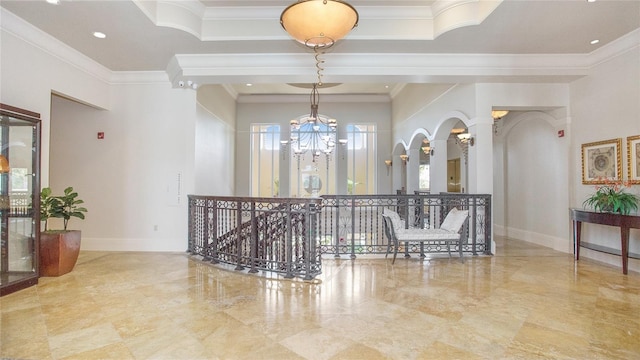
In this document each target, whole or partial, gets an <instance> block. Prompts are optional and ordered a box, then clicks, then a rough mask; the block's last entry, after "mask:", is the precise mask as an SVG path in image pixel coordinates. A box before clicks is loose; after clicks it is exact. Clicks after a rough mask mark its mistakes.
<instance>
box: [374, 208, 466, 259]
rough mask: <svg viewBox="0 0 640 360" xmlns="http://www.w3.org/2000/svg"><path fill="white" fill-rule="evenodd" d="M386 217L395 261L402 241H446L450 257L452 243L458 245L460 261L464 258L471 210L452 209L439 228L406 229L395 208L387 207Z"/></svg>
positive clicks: (388, 250) (386, 230) (386, 227)
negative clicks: (464, 235) (462, 239)
mask: <svg viewBox="0 0 640 360" xmlns="http://www.w3.org/2000/svg"><path fill="white" fill-rule="evenodd" d="M382 217H383V219H384V226H385V232H386V235H387V238H389V240H390V241H389V244H388V245H387V254H386V255H385V257H386V256H388V255H389V252H390V250H391V249H390V247H391V241H393V248H394V249H393V261H392V262H391V263H392V264H395V262H396V256H397V255H398V247H399V245H400V242H420V243H424V242H440V241H444V242H446V244H447V251H448V252H449V257H451V243H456V244H457V245H458V253H459V254H460V261H463V259H462V241H461V238H462V234H464V233H466V231H465V230H466V228H467V225H468V222H469V210H458V209H456V208H453V209H451V211H449V213H448V214H447V216H446V217H445V219H444V221H443V222H442V224H440V228H439V229H419V228H408V229H405V227H404V222H403V221H402V219H400V216H399V215H398V213H396V212H395V211H393V210H389V209H385V210H384V213H383V214H382Z"/></svg>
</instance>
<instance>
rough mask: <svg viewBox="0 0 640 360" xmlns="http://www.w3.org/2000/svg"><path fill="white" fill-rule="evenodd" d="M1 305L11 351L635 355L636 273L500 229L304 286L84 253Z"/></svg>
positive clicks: (170, 262)
mask: <svg viewBox="0 0 640 360" xmlns="http://www.w3.org/2000/svg"><path fill="white" fill-rule="evenodd" d="M0 311H1V315H2V316H1V318H0V319H1V322H0V330H1V331H0V357H3V358H16V359H69V360H70V359H189V360H191V359H251V360H254V359H287V360H289V359H313V360H315V359H331V360H333V359H356V360H357V359H367V360H369V359H491V360H493V359H527V360H528V359H639V358H640V341H639V340H638V339H639V338H638V335H639V334H640V318H639V317H638V314H639V313H640V274H638V273H633V272H632V273H629V275H623V274H622V273H621V271H620V269H619V268H615V267H611V266H605V265H602V264H598V263H595V262H592V261H588V260H585V261H580V262H579V263H576V262H574V261H573V258H572V256H571V255H568V254H563V253H558V252H556V251H553V250H550V249H547V248H544V247H540V246H535V245H531V244H528V243H526V242H522V241H515V240H508V239H498V253H497V254H496V255H495V256H492V257H474V258H468V259H465V261H464V263H460V262H459V261H458V260H456V259H448V258H442V259H424V260H420V259H417V258H415V257H414V258H411V259H404V258H402V257H400V258H398V260H397V261H396V264H395V265H394V266H392V265H391V262H390V260H385V259H371V258H369V259H356V260H355V261H352V260H350V259H333V258H328V259H325V260H324V261H323V273H322V274H321V275H320V276H319V277H318V278H317V279H316V280H315V281H313V282H304V281H301V280H298V279H296V280H287V279H283V278H281V277H278V276H274V275H270V274H256V275H248V274H247V273H246V272H238V271H234V270H233V267H229V266H225V265H217V266H212V265H210V264H207V263H204V262H201V261H199V260H197V259H192V258H189V257H188V256H187V255H185V254H173V253H107V252H82V253H81V254H80V259H79V262H78V264H77V265H76V268H75V269H74V271H73V272H71V273H69V274H66V275H64V276H61V277H58V278H42V279H40V284H38V285H37V286H34V287H32V288H29V289H25V290H23V291H19V292H17V293H14V294H10V295H7V296H5V297H2V298H0Z"/></svg>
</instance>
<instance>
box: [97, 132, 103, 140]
mask: <svg viewBox="0 0 640 360" xmlns="http://www.w3.org/2000/svg"><path fill="white" fill-rule="evenodd" d="M98 139H100V140H102V139H104V132H102V131H100V132H99V133H98Z"/></svg>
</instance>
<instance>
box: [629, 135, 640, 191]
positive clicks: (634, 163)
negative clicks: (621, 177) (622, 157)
mask: <svg viewBox="0 0 640 360" xmlns="http://www.w3.org/2000/svg"><path fill="white" fill-rule="evenodd" d="M627 174H628V180H629V183H631V184H640V135H636V136H629V137H628V138H627Z"/></svg>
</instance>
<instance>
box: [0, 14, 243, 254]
mask: <svg viewBox="0 0 640 360" xmlns="http://www.w3.org/2000/svg"><path fill="white" fill-rule="evenodd" d="M1 12H2V22H1V25H2V33H0V36H1V39H2V42H1V43H0V46H1V51H0V64H2V67H1V68H0V101H1V102H3V103H6V104H8V105H12V106H17V107H21V108H25V109H27V110H30V111H34V112H38V113H40V114H41V116H42V156H41V159H42V168H41V172H42V186H48V185H50V186H51V187H52V188H53V189H54V191H55V192H57V193H60V192H62V191H63V190H64V188H65V187H67V186H73V187H74V188H75V189H76V190H77V191H78V192H79V194H80V197H81V198H82V199H83V200H85V202H86V207H87V208H88V209H89V212H88V213H87V219H86V220H84V221H81V220H79V219H72V220H71V222H70V227H72V228H75V229H80V230H82V232H83V241H82V249H83V250H144V251H184V250H185V249H186V247H187V194H191V193H194V192H195V190H196V183H197V184H198V186H197V187H198V190H202V191H204V192H209V191H216V192H217V193H224V194H230V193H232V192H233V160H229V159H233V147H234V141H233V140H234V135H233V132H234V129H233V126H234V120H235V119H234V118H235V113H234V111H235V101H234V100H233V98H231V97H230V96H229V95H228V94H225V92H224V91H222V92H220V89H219V88H213V89H209V90H212V91H207V89H206V87H205V89H204V90H203V92H202V93H203V95H202V97H201V99H199V100H200V101H201V104H202V105H203V106H199V105H198V102H197V100H196V92H195V91H193V90H191V89H173V88H172V87H171V84H170V83H169V81H168V79H167V76H166V74H164V73H154V72H149V73H113V72H111V71H109V70H108V69H106V68H104V67H102V66H100V65H98V64H96V63H95V62H93V61H92V60H91V59H89V58H87V57H85V56H84V55H82V54H80V53H78V52H77V51H75V50H73V49H70V48H68V47H67V46H66V45H64V44H62V43H60V42H59V41H57V40H55V39H53V38H51V37H50V36H48V35H46V34H45V33H43V32H41V31H39V30H37V29H34V28H33V27H31V26H30V25H28V24H26V23H24V21H22V20H21V19H19V18H17V17H15V16H13V15H12V14H11V13H9V12H7V11H5V10H4V9H1ZM16 34H21V35H19V36H18V35H16ZM54 54H55V55H54ZM61 54H63V55H61ZM64 59H68V60H69V61H70V62H67V61H65V60H64ZM71 61H72V62H71ZM52 93H55V94H61V95H63V96H64V97H65V98H69V99H73V100H74V101H69V100H66V99H63V98H60V97H54V98H53V99H52V96H51V94H52ZM212 97H213V98H214V100H213V101H211V98H212ZM81 103H82V104H88V105H90V106H86V105H82V104H81ZM102 109H106V110H102ZM50 125H51V126H50ZM99 131H101V132H104V133H105V138H104V140H98V139H97V132H99ZM196 158H197V159H198V167H197V168H196V166H195V163H196ZM196 170H197V173H196ZM214 172H215V176H212V174H213V173H214ZM54 225H55V224H54Z"/></svg>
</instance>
